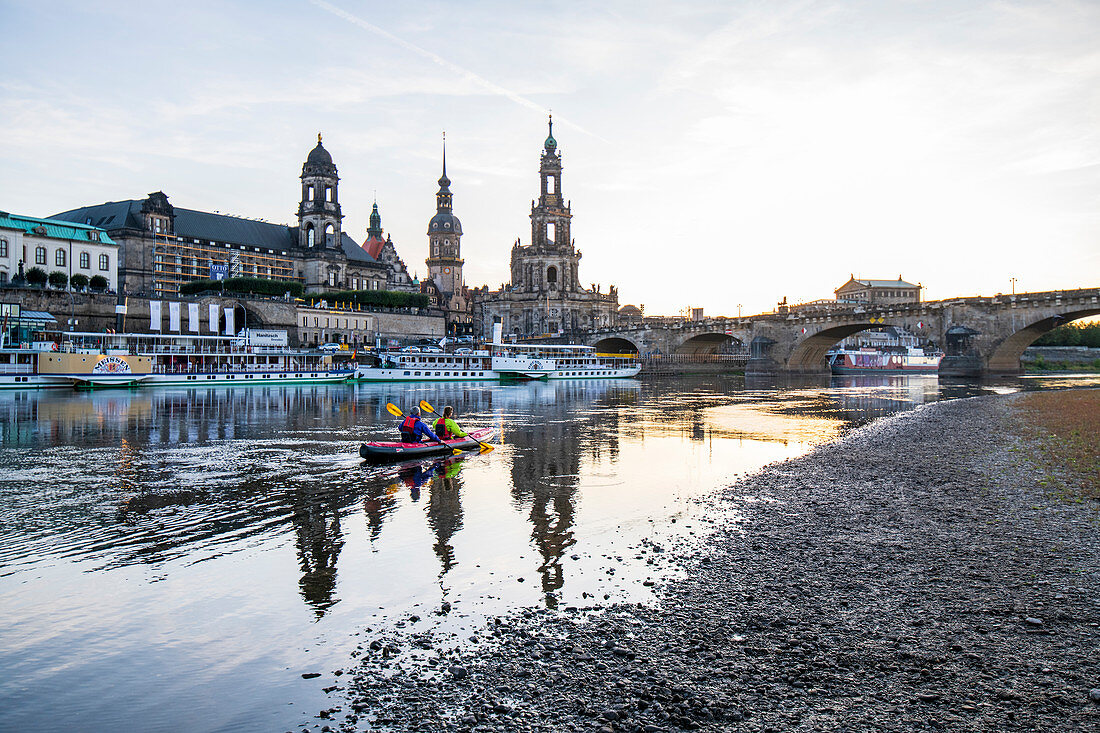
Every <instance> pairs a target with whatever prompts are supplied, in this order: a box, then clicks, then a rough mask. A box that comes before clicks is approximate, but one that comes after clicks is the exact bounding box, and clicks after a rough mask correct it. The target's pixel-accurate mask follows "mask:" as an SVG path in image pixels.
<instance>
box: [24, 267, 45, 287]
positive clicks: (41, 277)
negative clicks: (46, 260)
mask: <svg viewBox="0 0 1100 733" xmlns="http://www.w3.org/2000/svg"><path fill="white" fill-rule="evenodd" d="M49 278H50V276H49V275H47V274H46V271H45V270H43V269H42V268H41V267H32V268H31V269H29V270H27V282H28V283H30V284H31V285H33V286H35V287H36V288H40V287H42V286H43V285H45V284H46V281H47V280H49Z"/></svg>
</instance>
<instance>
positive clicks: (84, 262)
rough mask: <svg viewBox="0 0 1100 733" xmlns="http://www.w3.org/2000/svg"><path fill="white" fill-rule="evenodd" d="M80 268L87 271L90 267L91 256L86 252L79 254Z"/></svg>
mask: <svg viewBox="0 0 1100 733" xmlns="http://www.w3.org/2000/svg"><path fill="white" fill-rule="evenodd" d="M80 267H81V269H84V270H89V269H91V267H92V256H91V255H89V254H88V253H87V252H81V253H80Z"/></svg>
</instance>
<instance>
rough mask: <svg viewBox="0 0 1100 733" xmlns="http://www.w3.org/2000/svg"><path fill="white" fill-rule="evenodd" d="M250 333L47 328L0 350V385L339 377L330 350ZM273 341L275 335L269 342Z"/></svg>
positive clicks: (344, 374) (346, 373)
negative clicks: (37, 337) (37, 338)
mask: <svg viewBox="0 0 1100 733" xmlns="http://www.w3.org/2000/svg"><path fill="white" fill-rule="evenodd" d="M277 333H279V334H282V337H283V340H282V344H278V343H270V342H264V341H263V340H262V339H260V338H254V337H253V336H252V335H251V334H245V335H243V336H199V335H197V334H196V335H183V334H163V335H162V334H133V333H131V334H105V333H87V332H58V333H56V334H51V333H47V334H46V335H47V337H49V336H52V337H54V339H55V340H53V341H44V342H37V343H34V344H26V345H25V346H21V347H19V348H5V349H0V387H8V388H22V389H27V388H44V387H70V388H72V387H136V386H199V385H207V386H211V385H223V384H231V385H251V384H271V383H278V382H284V383H285V382H314V383H330V382H345V381H347V380H348V378H350V377H351V376H352V375H353V374H354V371H353V370H352V368H351V367H350V366H344V365H338V364H336V363H335V362H334V360H333V355H332V354H331V353H326V352H321V351H315V350H308V349H296V348H290V347H288V346H286V345H285V336H286V334H285V332H277ZM275 340H276V341H277V340H278V339H277V338H276V339H275Z"/></svg>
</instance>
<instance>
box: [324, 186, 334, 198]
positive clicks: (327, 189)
mask: <svg viewBox="0 0 1100 733" xmlns="http://www.w3.org/2000/svg"><path fill="white" fill-rule="evenodd" d="M325 201H332V186H325Z"/></svg>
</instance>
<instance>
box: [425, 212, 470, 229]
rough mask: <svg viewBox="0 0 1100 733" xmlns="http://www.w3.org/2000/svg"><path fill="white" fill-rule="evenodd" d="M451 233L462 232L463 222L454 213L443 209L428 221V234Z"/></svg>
mask: <svg viewBox="0 0 1100 733" xmlns="http://www.w3.org/2000/svg"><path fill="white" fill-rule="evenodd" d="M441 232H442V233H444V234H450V233H451V232H454V233H455V234H462V222H460V221H459V220H458V217H457V216H455V215H454V214H452V213H450V212H447V211H441V212H439V213H438V214H436V215H435V216H433V217H432V220H431V221H429V222H428V234H437V233H441Z"/></svg>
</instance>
